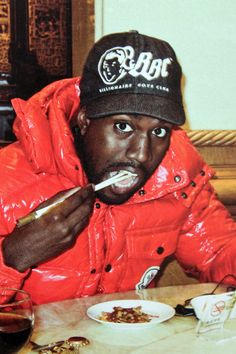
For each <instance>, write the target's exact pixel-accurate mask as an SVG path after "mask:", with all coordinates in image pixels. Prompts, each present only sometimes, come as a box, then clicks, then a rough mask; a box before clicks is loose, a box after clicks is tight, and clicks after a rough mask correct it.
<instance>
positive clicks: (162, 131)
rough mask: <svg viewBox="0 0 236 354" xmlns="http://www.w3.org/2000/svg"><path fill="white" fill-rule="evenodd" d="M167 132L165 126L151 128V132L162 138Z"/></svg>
mask: <svg viewBox="0 0 236 354" xmlns="http://www.w3.org/2000/svg"><path fill="white" fill-rule="evenodd" d="M167 133H168V129H167V128H155V129H154V130H153V134H154V135H156V136H157V137H158V138H164V137H165V136H166V135H167Z"/></svg>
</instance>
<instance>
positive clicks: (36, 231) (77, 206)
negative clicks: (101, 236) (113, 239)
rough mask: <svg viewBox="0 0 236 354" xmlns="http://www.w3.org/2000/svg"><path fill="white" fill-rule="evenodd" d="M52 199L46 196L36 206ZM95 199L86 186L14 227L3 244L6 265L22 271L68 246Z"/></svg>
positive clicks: (83, 225) (91, 191)
mask: <svg viewBox="0 0 236 354" xmlns="http://www.w3.org/2000/svg"><path fill="white" fill-rule="evenodd" d="M61 195H63V193H62V194H61ZM57 196H58V195H57ZM54 199H55V197H53V198H51V199H49V200H48V201H47V202H45V203H43V204H41V205H40V206H39V207H38V209H39V208H41V207H43V206H46V205H48V204H50V203H52V202H53V200H54ZM94 199H95V193H94V190H93V187H92V185H89V186H87V187H85V188H81V189H80V190H79V191H78V192H76V193H75V194H73V195H72V196H70V197H69V198H67V199H66V200H65V201H63V202H62V203H60V204H58V205H57V206H55V207H53V208H52V209H51V210H50V211H49V212H48V213H46V214H45V215H42V216H41V217H40V218H38V219H36V220H34V221H32V222H30V223H29V224H27V225H25V226H23V227H20V228H17V227H16V228H15V229H14V230H13V232H12V233H11V234H10V235H8V236H7V237H6V238H5V240H4V241H3V244H2V248H3V256H4V260H5V264H6V265H7V266H9V267H12V268H14V269H16V270H18V271H20V272H24V271H25V270H26V269H28V268H30V267H33V266H37V265H38V264H40V263H42V262H45V261H48V260H50V259H52V258H54V257H57V256H58V255H60V254H61V253H63V252H65V251H66V250H68V249H69V248H71V247H72V246H73V245H74V243H75V242H76V239H77V237H78V235H79V234H80V233H81V231H82V230H83V229H84V228H85V227H86V225H87V224H88V222H89V218H90V216H91V214H92V211H93V203H94Z"/></svg>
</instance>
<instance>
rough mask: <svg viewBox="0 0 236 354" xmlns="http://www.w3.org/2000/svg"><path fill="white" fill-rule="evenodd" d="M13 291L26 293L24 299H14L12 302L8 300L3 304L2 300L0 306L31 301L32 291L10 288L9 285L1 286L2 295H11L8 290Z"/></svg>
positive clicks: (0, 294) (0, 292)
mask: <svg viewBox="0 0 236 354" xmlns="http://www.w3.org/2000/svg"><path fill="white" fill-rule="evenodd" d="M3 291H6V293H5V294H4V293H3ZM11 291H12V292H15V293H20V294H23V295H25V297H24V298H23V299H19V300H14V301H13V302H11V303H9V302H7V303H2V304H1V302H0V308H4V307H7V306H13V305H17V304H20V303H23V302H25V301H27V300H29V301H31V296H30V293H29V292H28V291H26V290H23V289H17V288H11V287H9V288H8V287H3V286H0V297H3V296H7V295H9V294H8V292H11Z"/></svg>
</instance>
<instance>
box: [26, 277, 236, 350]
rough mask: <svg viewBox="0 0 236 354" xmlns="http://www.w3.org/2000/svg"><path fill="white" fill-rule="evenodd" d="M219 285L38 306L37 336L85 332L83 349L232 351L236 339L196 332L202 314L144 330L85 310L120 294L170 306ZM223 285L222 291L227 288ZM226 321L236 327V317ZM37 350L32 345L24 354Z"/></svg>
mask: <svg viewBox="0 0 236 354" xmlns="http://www.w3.org/2000/svg"><path fill="white" fill-rule="evenodd" d="M214 287H215V284H210V283H208V284H191V285H181V286H171V287H160V288H154V289H148V290H143V291H141V292H140V293H137V292H135V291H130V292H126V293H116V294H109V295H97V296H93V297H87V298H80V299H74V300H67V301H63V302H55V303H50V304H46V305H40V306H36V308H35V316H36V322H35V328H34V332H33V336H32V340H33V341H35V342H37V343H40V344H45V343H49V342H52V341H56V340H62V339H66V338H69V337H71V336H84V337H86V338H88V339H89V340H90V344H89V345H88V346H86V347H83V348H81V350H80V352H81V353H82V354H83V353H84V354H92V353H93V354H94V353H96V354H100V353H101V354H107V353H111V354H121V353H122V354H126V353H127V354H128V353H132V354H152V353H155V354H156V353H158V354H162V353H163V354H167V353H171V354H177V353H178V354H184V353H186V354H211V353H212V354H213V353H214V354H218V353H219V354H222V352H225V353H227V354H231V353H232V354H233V353H236V339H232V338H231V339H230V340H225V341H215V340H214V341H212V340H206V339H204V338H202V337H201V336H200V337H199V336H197V334H196V330H195V329H196V325H197V319H196V318H195V317H193V316H191V317H180V316H174V317H172V318H171V319H170V320H168V321H166V322H163V323H160V324H156V325H155V326H153V327H149V328H145V329H142V330H140V329H133V330H119V329H114V328H110V327H109V326H107V325H104V324H101V323H98V322H96V321H93V320H91V319H89V318H88V317H87V315H86V310H87V308H88V307H90V306H91V305H94V304H96V303H99V302H103V301H110V300H117V299H142V300H152V301H159V302H163V303H166V304H169V305H171V306H173V307H174V306H176V305H177V304H178V303H183V302H184V300H185V299H187V298H191V297H194V296H197V295H200V294H203V293H207V292H210V291H211V290H212V289H213V288H214ZM224 291H225V288H224V287H221V288H220V289H219V291H218V292H224ZM227 326H228V327H229V328H230V330H233V331H235V336H236V319H233V320H230V321H228V324H227ZM29 353H32V354H33V353H34V352H33V351H32V350H31V349H30V345H29V346H28V347H27V348H25V349H24V350H22V351H21V354H29Z"/></svg>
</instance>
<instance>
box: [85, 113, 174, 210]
mask: <svg viewBox="0 0 236 354" xmlns="http://www.w3.org/2000/svg"><path fill="white" fill-rule="evenodd" d="M78 120H79V126H80V130H81V139H82V141H81V148H80V151H79V155H80V158H81V160H82V162H83V166H84V169H85V172H86V174H87V177H88V179H89V181H90V182H92V183H94V184H97V183H100V182H101V181H104V180H106V179H107V178H110V177H112V176H113V175H115V174H116V173H118V172H119V171H120V170H128V171H130V172H132V173H135V174H137V177H130V178H129V179H126V180H124V181H122V182H119V183H116V184H113V185H111V186H109V187H106V188H104V189H102V190H100V191H99V192H97V196H98V198H99V199H100V200H101V201H103V202H105V203H107V204H121V203H124V202H125V201H126V200H128V199H129V198H130V197H131V196H132V195H133V194H134V193H135V192H136V191H137V190H139V189H140V188H141V187H142V186H143V185H144V184H145V182H146V181H147V179H148V178H149V177H150V176H151V175H152V174H153V172H154V170H155V169H156V168H157V166H158V165H159V164H160V162H161V161H162V159H163V157H164V155H165V153H166V151H167V149H168V147H169V142H170V133H171V128H172V125H171V124H170V123H167V122H164V121H161V120H158V119H156V118H151V117H149V116H142V115H123V114H120V115H113V116H109V117H104V118H99V119H91V120H89V119H87V118H86V116H85V113H83V112H80V113H79V118H78Z"/></svg>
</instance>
